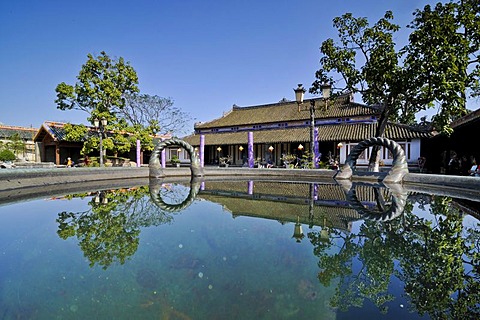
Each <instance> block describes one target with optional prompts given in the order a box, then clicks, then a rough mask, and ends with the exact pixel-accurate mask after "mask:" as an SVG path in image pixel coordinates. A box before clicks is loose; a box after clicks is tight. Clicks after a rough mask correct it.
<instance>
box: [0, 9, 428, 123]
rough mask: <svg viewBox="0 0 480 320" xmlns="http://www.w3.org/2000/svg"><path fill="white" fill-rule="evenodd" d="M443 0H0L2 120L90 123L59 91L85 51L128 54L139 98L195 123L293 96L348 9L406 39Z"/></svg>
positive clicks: (83, 59)
mask: <svg viewBox="0 0 480 320" xmlns="http://www.w3.org/2000/svg"><path fill="white" fill-rule="evenodd" d="M436 2H437V1H417V0H402V1H394V0H362V1H361V0H337V1H320V0H317V1H315V0H283V1H282V0H277V1H273V0H265V1H258V0H257V1H250V0H242V1H230V0H224V1H211V0H203V1H193V0H190V1H189V0H163V1H162V0H160V1H143V0H136V1H122V0H116V1H88V0H87V1H49V0H45V1H31V0H26V1H25V0H16V1H1V3H0V110H1V113H0V123H3V124H6V125H17V126H33V127H40V126H41V124H42V123H43V122H44V121H46V120H50V121H65V122H71V123H86V118H87V114H86V113H84V112H80V111H60V110H58V109H57V108H56V105H55V103H54V100H55V87H56V86H57V85H58V84H59V83H61V82H66V83H68V84H74V83H75V81H76V76H77V75H78V72H79V71H80V69H81V66H82V64H84V63H85V62H86V60H87V54H88V53H92V54H94V55H97V54H99V53H100V52H101V51H105V52H106V53H107V54H108V55H110V56H111V57H123V58H124V59H125V60H126V61H129V62H130V64H131V65H132V66H133V67H134V69H135V70H136V71H137V74H138V77H139V87H140V91H141V92H142V93H147V94H151V95H159V96H161V97H171V98H172V99H173V100H174V101H175V105H176V106H177V107H179V108H181V109H182V110H184V111H186V112H188V113H189V114H190V115H191V116H192V118H194V120H193V121H192V127H191V130H189V131H193V122H194V121H208V120H212V119H214V118H218V117H220V116H221V115H222V114H223V112H226V111H228V110H230V109H231V107H232V105H233V104H236V105H239V106H249V105H258V104H268V103H275V102H278V101H279V100H281V99H282V98H287V99H290V100H293V99H294V93H293V90H292V89H293V88H294V87H296V84H297V83H303V84H304V85H305V86H309V85H310V84H311V83H312V82H313V80H314V75H315V71H316V70H317V69H318V67H319V59H320V50H319V47H320V45H321V43H322V41H324V40H326V39H327V38H332V37H333V38H334V37H335V35H336V31H335V30H334V28H333V26H332V19H333V18H334V17H336V16H340V15H342V14H343V13H346V12H352V13H353V14H354V15H355V16H358V17H360V16H361V17H367V18H368V19H369V21H370V22H371V23H372V24H373V23H374V22H376V21H377V20H378V18H380V17H381V16H382V15H383V14H384V13H385V11H386V10H392V11H393V13H394V16H395V20H394V21H395V22H396V23H398V24H399V25H400V26H401V27H402V30H403V31H404V32H403V33H400V34H399V35H398V38H397V39H396V41H397V43H398V44H399V45H403V44H404V43H405V40H406V34H407V32H408V29H407V28H406V25H407V23H409V22H410V21H411V18H412V13H413V11H414V9H417V8H423V6H424V5H425V4H426V3H431V4H434V3H436Z"/></svg>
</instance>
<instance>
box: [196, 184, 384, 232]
mask: <svg viewBox="0 0 480 320" xmlns="http://www.w3.org/2000/svg"><path fill="white" fill-rule="evenodd" d="M251 183H252V182H251V181H229V182H219V181H218V182H216V181H207V182H206V183H205V187H204V188H203V189H202V190H201V191H200V193H199V195H198V197H200V198H203V199H206V200H208V201H212V202H216V203H219V204H221V205H223V206H224V208H225V209H226V210H228V211H230V212H231V213H232V215H233V216H234V217H236V216H251V217H259V218H265V219H272V220H278V221H280V222H282V223H285V222H293V223H297V221H299V222H300V223H303V224H308V225H316V226H322V227H331V228H335V229H339V230H344V231H350V230H351V227H352V222H353V221H356V220H361V219H363V217H362V215H360V214H359V213H358V212H357V211H356V210H355V209H353V208H351V207H350V205H349V203H348V201H347V197H346V195H345V191H344V189H343V188H342V187H341V186H340V185H334V184H319V183H315V184H313V183H291V182H288V183H287V182H278V181H255V182H254V185H253V190H252V186H251ZM249 184H250V185H249ZM312 189H313V190H312ZM382 190H383V191H382V193H383V194H384V198H385V199H387V200H388V199H389V193H388V190H387V189H382ZM357 196H358V199H359V200H360V201H361V202H362V204H363V205H364V206H365V207H374V206H375V205H376V202H375V199H376V194H375V191H374V190H373V188H371V187H366V186H359V187H357ZM312 204H313V205H312Z"/></svg>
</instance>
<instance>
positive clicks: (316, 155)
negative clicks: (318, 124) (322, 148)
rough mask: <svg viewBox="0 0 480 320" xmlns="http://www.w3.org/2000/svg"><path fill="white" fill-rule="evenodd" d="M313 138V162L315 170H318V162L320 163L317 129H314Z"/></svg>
mask: <svg viewBox="0 0 480 320" xmlns="http://www.w3.org/2000/svg"><path fill="white" fill-rule="evenodd" d="M313 137H314V139H313V140H314V141H315V142H314V143H313V150H314V151H313V153H314V155H313V160H314V162H315V163H314V166H315V168H317V169H318V162H319V161H320V159H319V150H318V128H315V130H314V131H313Z"/></svg>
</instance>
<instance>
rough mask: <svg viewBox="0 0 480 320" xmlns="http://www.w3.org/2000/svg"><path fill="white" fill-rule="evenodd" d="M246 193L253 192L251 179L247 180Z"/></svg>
mask: <svg viewBox="0 0 480 320" xmlns="http://www.w3.org/2000/svg"><path fill="white" fill-rule="evenodd" d="M248 194H253V181H252V180H248Z"/></svg>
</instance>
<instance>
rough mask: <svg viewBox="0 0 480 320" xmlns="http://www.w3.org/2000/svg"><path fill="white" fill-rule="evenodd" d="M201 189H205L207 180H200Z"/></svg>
mask: <svg viewBox="0 0 480 320" xmlns="http://www.w3.org/2000/svg"><path fill="white" fill-rule="evenodd" d="M200 190H202V191H203V190H205V181H202V182H200Z"/></svg>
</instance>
